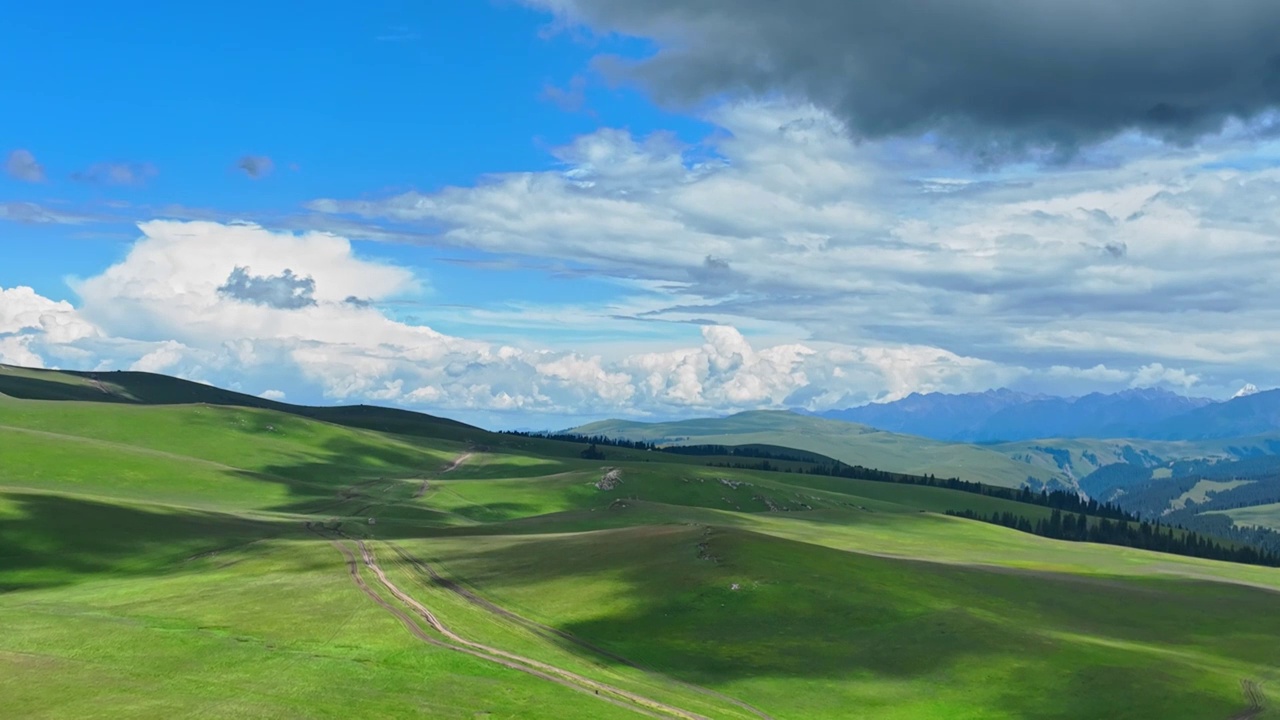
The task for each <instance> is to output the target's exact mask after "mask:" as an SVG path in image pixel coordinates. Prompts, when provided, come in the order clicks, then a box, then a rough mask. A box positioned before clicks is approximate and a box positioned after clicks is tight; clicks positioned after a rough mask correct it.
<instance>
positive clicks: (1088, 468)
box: [573, 411, 1280, 488]
mask: <svg viewBox="0 0 1280 720" xmlns="http://www.w3.org/2000/svg"><path fill="white" fill-rule="evenodd" d="M573 432H576V433H581V434H585V435H602V436H607V437H617V438H624V439H628V440H644V441H648V442H655V443H659V444H674V445H696V444H703V443H707V444H718V445H738V444H752V443H759V444H769V445H780V446H785V447H794V448H799V449H803V450H808V451H810V452H815V453H819V454H823V455H827V456H829V457H832V458H835V459H837V460H840V461H842V462H846V463H849V464H855V465H856V464H862V465H866V466H870V467H878V468H882V469H888V470H893V471H896V472H906V473H916V474H933V475H937V476H942V477H952V476H956V477H959V478H961V479H964V480H972V481H977V482H984V483H990V484H993V485H1003V486H1006V487H1020V486H1022V485H1024V484H1029V485H1031V486H1032V487H1036V488H1039V487H1045V486H1048V487H1062V488H1078V487H1079V481H1080V479H1081V478H1083V477H1085V476H1088V475H1090V474H1091V473H1093V472H1095V471H1097V470H1098V469H1099V468H1101V467H1103V466H1106V465H1111V464H1116V463H1136V464H1139V465H1144V466H1150V467H1155V466H1160V465H1167V464H1169V463H1172V462H1177V461H1182V460H1198V459H1214V460H1217V459H1223V460H1234V459H1239V458H1245V457H1250V456H1255V455H1267V454H1276V453H1278V452H1280V432H1273V433H1269V434H1266V435H1259V436H1254V437H1247V438H1228V439H1216V440H1200V441H1161V440H1131V439H1116V440H1093V439H1061V438H1050V439H1045V440H1030V441H1024V442H1013V443H995V444H971V443H948V442H942V441H938V440H931V439H929V438H922V437H915V436H911V435H900V434H897V433H889V432H884V431H882V430H878V429H876V428H872V427H869V426H866V425H858V424H855V423H848V422H843V421H839V420H828V419H825V418H818V417H814V416H810V415H799V414H796V413H790V412H782V411H758V412H748V413H740V414H737V415H732V416H729V417H725V418H705V419H697V420H683V421H677V422H667V423H639V422H631V421H623V420H606V421H603V422H597V423H591V424H588V425H583V426H581V427H578V428H575V429H574V430H573Z"/></svg>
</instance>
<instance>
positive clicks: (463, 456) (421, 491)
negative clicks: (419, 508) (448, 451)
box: [413, 452, 472, 498]
mask: <svg viewBox="0 0 1280 720" xmlns="http://www.w3.org/2000/svg"><path fill="white" fill-rule="evenodd" d="M471 455H472V453H469V452H467V453H462V454H461V455H459V456H458V457H456V458H454V459H453V462H451V463H449V464H448V465H447V466H445V469H443V470H441V471H440V472H437V473H435V476H436V477H439V476H441V475H444V474H445V473H451V472H453V471H454V470H457V469H458V466H459V465H461V464H462V463H464V462H466V461H468V460H470V459H471ZM429 487H431V480H430V479H429V478H423V480H422V485H421V486H420V487H419V488H418V491H417V492H415V493H414V494H413V496H414V497H415V498H420V497H422V496H423V494H425V493H426V492H427V488H429Z"/></svg>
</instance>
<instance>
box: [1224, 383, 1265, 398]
mask: <svg viewBox="0 0 1280 720" xmlns="http://www.w3.org/2000/svg"><path fill="white" fill-rule="evenodd" d="M1257 392H1258V386H1257V385H1254V384H1253V383H1245V386H1244V387H1242V388H1240V389H1239V390H1237V391H1236V394H1235V395H1232V396H1231V399H1232V400H1234V399H1236V398H1242V397H1248V396H1249V395H1254V394H1256V393H1257Z"/></svg>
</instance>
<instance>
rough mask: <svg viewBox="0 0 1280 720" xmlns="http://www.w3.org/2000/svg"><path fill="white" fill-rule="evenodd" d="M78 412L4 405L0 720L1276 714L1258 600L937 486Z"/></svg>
mask: <svg viewBox="0 0 1280 720" xmlns="http://www.w3.org/2000/svg"><path fill="white" fill-rule="evenodd" d="M69 384H71V385H73V386H74V383H69ZM91 389H93V390H94V392H101V391H100V390H97V389H96V388H91ZM126 391H127V392H130V393H131V394H134V395H137V396H141V395H143V394H144V393H141V392H138V389H137V388H134V389H133V390H126ZM47 392H52V391H47ZM72 395H73V396H74V397H76V398H79V399H78V400H76V399H66V398H64V399H61V400H56V401H55V400H18V399H13V398H4V397H0V698H2V699H3V703H4V706H3V710H4V712H3V713H0V714H5V715H7V716H13V717H23V718H117V717H134V718H171V717H210V718H220V717H237V718H241V717H243V718H290V717H307V718H326V717H333V718H338V717H343V718H349V717H378V718H398V717H405V718H408V717H424V716H426V717H442V718H475V717H485V718H530V717H532V718H540V717H545V718H613V717H618V718H622V717H644V716H646V715H648V716H657V717H685V718H694V717H703V718H777V719H779V720H782V719H786V718H850V717H853V718H863V717H865V718H912V719H918V718H926V719H927V718H947V719H950V718H984V719H985V718H1006V719H1013V718H1033V719H1035V718H1043V719H1049V718H1054V719H1056V718H1062V719H1066V718H1085V717H1088V718H1093V717H1097V718H1103V717H1105V718H1135V719H1137V718H1142V719H1146V718H1174V719H1177V718H1187V719H1188V720H1190V719H1192V718H1194V719H1196V720H1200V719H1203V718H1208V719H1209V720H1214V719H1215V718H1221V719H1223V720H1225V719H1226V718H1230V717H1257V718H1274V717H1280V714H1278V713H1276V712H1275V711H1274V710H1272V709H1269V708H1263V709H1258V710H1257V712H1256V713H1254V712H1253V711H1252V710H1250V709H1249V707H1248V704H1247V702H1246V699H1245V695H1244V693H1243V692H1242V689H1241V688H1242V682H1245V683H1257V684H1259V685H1260V687H1261V688H1262V690H1263V692H1268V691H1269V690H1271V689H1272V688H1273V687H1274V685H1275V684H1276V683H1278V682H1280V671H1278V670H1277V668H1280V648H1278V647H1277V646H1276V644H1275V642H1274V638H1275V637H1276V635H1277V634H1278V633H1280V616H1277V615H1276V614H1275V613H1274V612H1272V610H1273V608H1274V607H1275V603H1276V602H1277V599H1280V571H1277V570H1272V569H1268V568H1260V567H1248V566H1237V565H1230V564H1226V563H1217V562H1211V561H1203V560H1195V559H1190V558H1183V557H1176V556H1168V555H1160V554H1156V553H1149V552H1143V551H1137V550H1129V549H1123V548H1115V547H1108V546H1098V545H1089V544H1075V543H1064V542H1058V541H1053V540H1048V539H1045V538H1039V537H1035V536H1032V535H1027V534H1022V533H1018V532H1014V531H1011V530H1007V529H1005V528H1001V527H997V526H993V525H988V524H984V523H978V522H971V521H967V520H962V519H959V518H953V517H947V516H945V515H942V514H941V513H942V512H944V511H946V510H960V509H967V508H968V509H975V510H980V511H982V512H992V511H996V510H1001V509H1006V508H1012V509H1016V510H1018V511H1020V512H1022V513H1024V514H1028V515H1032V516H1034V515H1035V514H1036V513H1043V512H1045V511H1044V509H1043V508H1039V507H1035V506H1021V505H1017V504H1016V503H1011V502H1009V501H1004V500H999V499H995V498H989V497H983V496H976V495H971V494H965V493H958V492H953V491H948V490H944V489H939V488H931V487H923V486H910V485H895V484H887V483H876V482H868V481H852V480H843V479H836V478H829V477H818V476H810V475H800V474H795V473H764V472H755V471H742V470H729V469H725V468H713V467H707V466H705V465H703V464H701V462H700V461H701V460H703V459H689V458H680V457H673V456H667V455H657V454H654V453H643V452H631V451H628V452H618V453H617V454H613V453H610V457H609V458H608V459H607V460H606V461H605V462H604V463H602V462H599V461H587V460H583V459H581V458H578V457H576V453H574V452H572V450H573V446H569V447H565V446H564V444H560V443H551V442H547V441H540V440H536V439H530V438H509V437H499V436H492V435H488V434H484V433H483V431H479V430H476V429H474V428H471V429H468V428H466V426H457V425H444V424H438V423H428V424H429V425H430V426H431V427H446V426H447V427H449V428H450V429H449V431H448V432H446V433H443V435H444V437H431V436H430V434H429V430H425V429H421V428H419V429H418V430H417V431H416V432H411V433H402V434H387V433H381V432H376V431H372V430H369V429H367V428H363V427H358V426H356V427H353V426H350V425H343V424H334V423H330V422H321V421H319V420H316V419H314V418H312V417H306V416H303V415H301V414H298V413H294V412H290V411H289V409H288V408H285V409H272V408H266V407H225V406H219V405H205V404H177V405H174V404H171V405H163V406H148V405H145V404H140V403H133V402H115V401H111V402H88V401H84V398H83V397H82V396H78V395H74V393H72ZM339 419H341V418H339ZM406 422H407V421H406ZM399 427H400V429H404V425H403V424H402V425H400V426H399ZM578 449H580V446H578ZM610 450H611V449H610ZM461 458H465V460H464V461H462V462H460V463H458V462H457V461H458V460H459V459H461ZM606 467H608V468H613V469H615V470H616V471H617V474H616V475H615V477H616V478H617V480H618V482H617V484H615V485H614V486H613V487H612V488H611V489H601V488H600V487H598V486H597V483H598V482H599V481H600V480H601V479H602V477H603V476H604V475H605V474H606V472H607V471H606ZM370 519H373V520H374V521H375V522H374V523H373V524H370V522H369V521H370ZM1250 687H1252V685H1250ZM1278 692H1280V691H1278ZM1272 694H1273V695H1276V692H1272ZM1242 712H1248V713H1252V714H1246V715H1240V714H1239V713H1242Z"/></svg>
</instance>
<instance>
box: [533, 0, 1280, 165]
mask: <svg viewBox="0 0 1280 720" xmlns="http://www.w3.org/2000/svg"><path fill="white" fill-rule="evenodd" d="M528 1H529V2H532V3H533V4H537V5H542V6H544V7H552V8H557V9H559V11H560V12H561V15H562V19H565V17H566V16H567V19H569V20H570V21H574V22H581V23H584V24H586V25H588V26H590V27H592V28H594V29H595V30H597V31H617V32H621V33H624V34H628V35H635V36H640V37H646V38H651V39H653V40H654V41H656V43H657V45H658V47H659V51H658V52H657V53H656V54H655V55H654V56H652V57H650V58H647V59H645V60H642V61H639V62H635V63H631V62H629V61H623V60H618V59H614V60H612V61H606V62H604V63H603V65H602V67H604V69H605V70H606V71H607V72H611V73H614V74H615V75H616V76H617V77H621V78H625V79H631V80H637V81H640V82H641V83H643V84H645V85H646V86H648V87H650V88H651V89H652V90H653V91H654V92H655V93H656V94H657V96H658V97H659V98H661V99H664V100H667V101H674V102H696V101H700V100H705V99H707V98H711V97H717V96H722V95H724V94H731V95H732V94H754V95H763V94H776V93H783V94H786V95H791V96H795V97H799V98H803V99H806V100H809V101H811V102H814V103H815V104H817V105H819V106H822V107H824V108H826V109H828V110H829V111H831V112H833V113H834V114H835V115H837V116H838V117H839V118H841V119H842V120H843V121H844V122H845V123H846V124H847V126H848V129H849V130H850V132H852V133H853V134H855V135H857V136H861V137H870V138H875V137H884V136H890V135H901V134H918V133H922V132H927V131H941V132H942V133H943V134H945V135H947V136H948V137H949V138H950V139H951V140H952V141H955V142H958V143H960V144H962V145H964V146H967V148H968V149H970V150H974V151H979V152H986V153H996V154H999V153H1014V154H1017V153H1021V152H1023V151H1025V150H1028V149H1030V148H1035V147H1038V148H1044V149H1053V150H1056V151H1058V152H1070V151H1071V150H1073V149H1074V148H1076V147H1077V146H1079V145H1081V144H1085V143H1089V142H1093V141H1098V140H1101V139H1105V138H1107V137H1109V136H1112V135H1114V134H1116V133H1118V132H1121V131H1123V130H1125V129H1129V128H1138V129H1141V130H1143V131H1146V132H1148V133H1150V134H1152V135H1155V136H1158V137H1161V138H1163V139H1165V140H1167V141H1171V142H1175V143H1190V142H1192V141H1194V140H1195V139H1196V138H1197V137H1198V136H1200V135H1202V134H1204V133H1207V132H1213V131H1215V130H1218V129H1220V128H1221V126H1222V124H1223V122H1224V121H1225V120H1226V119H1227V118H1229V117H1240V118H1254V117H1256V116H1258V115H1259V114H1261V113H1263V112H1265V111H1266V110H1268V109H1270V108H1273V107H1275V106H1276V105H1277V101H1280V44H1277V38H1280V3H1277V2H1275V0H1111V1H1105V0H1023V1H1022V2H1008V1H1007V0H911V1H910V2H901V1H898V0H792V1H791V2H786V3H783V2H776V1H775V0H696V1H694V2H690V1H689V0H528Z"/></svg>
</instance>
